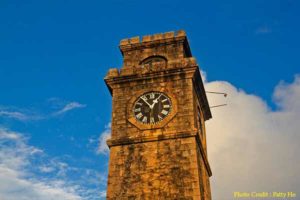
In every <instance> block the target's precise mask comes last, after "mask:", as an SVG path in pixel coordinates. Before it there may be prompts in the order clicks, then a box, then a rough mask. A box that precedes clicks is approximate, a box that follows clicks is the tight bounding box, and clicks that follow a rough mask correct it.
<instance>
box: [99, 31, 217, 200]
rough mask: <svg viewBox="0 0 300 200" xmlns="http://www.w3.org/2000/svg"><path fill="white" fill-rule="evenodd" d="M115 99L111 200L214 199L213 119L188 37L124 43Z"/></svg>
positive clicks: (109, 80) (112, 75)
mask: <svg viewBox="0 0 300 200" xmlns="http://www.w3.org/2000/svg"><path fill="white" fill-rule="evenodd" d="M120 49H121V52H122V55H123V66H122V68H121V69H120V70H118V69H110V70H109V72H108V73H107V75H106V77H105V82H106V84H107V86H108V88H109V91H110V92H111V95H112V128H111V129H112V133H111V139H109V140H108V141H107V144H108V146H109V147H110V162H109V175H108V186H107V199H116V200H118V199H150V200H156V199H171V200H173V199H193V200H194V199H197V200H198V199H200V200H210V199H211V192H210V184H209V177H210V176H211V175H212V173H211V169H210V166H209V163H208V159H207V149H206V133H205V124H204V122H205V121H206V120H208V119H210V118H211V112H210V109H209V105H208V101H207V98H206V94H205V90H204V87H203V82H202V79H201V76H200V72H199V68H198V65H197V62H196V60H195V58H194V57H192V53H191V50H190V47H189V43H188V40H187V37H186V34H185V32H184V31H178V32H176V33H174V32H167V33H163V34H155V35H147V36H144V37H143V39H142V40H141V41H140V39H139V37H133V38H130V39H123V40H122V41H121V43H120Z"/></svg>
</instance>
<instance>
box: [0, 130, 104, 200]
mask: <svg viewBox="0 0 300 200" xmlns="http://www.w3.org/2000/svg"><path fill="white" fill-rule="evenodd" d="M27 140H28V139H27V138H26V137H25V136H24V135H23V134H21V133H18V132H13V131H10V130H8V129H5V128H1V127H0V180H1V181H0V199H1V200H40V199H43V200H53V199H55V200H96V199H99V196H100V195H101V190H100V188H99V185H100V184H103V183H102V182H104V181H105V180H103V177H104V176H103V174H102V173H99V172H97V171H95V170H92V169H85V168H76V167H72V166H70V165H69V164H68V163H66V162H63V161H61V160H60V159H58V158H50V157H48V156H47V155H46V154H45V153H44V152H43V151H42V150H40V149H38V148H36V147H34V146H30V145H28V142H27ZM36 170H37V171H36ZM37 172H42V173H47V175H46V176H44V175H41V174H40V173H37ZM96 179H98V181H99V182H97V180H96ZM101 181H102V182H101Z"/></svg>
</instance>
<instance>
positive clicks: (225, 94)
mask: <svg viewBox="0 0 300 200" xmlns="http://www.w3.org/2000/svg"><path fill="white" fill-rule="evenodd" d="M205 92H206V93H212V94H223V95H224V97H227V93H224V92H211V91H205Z"/></svg>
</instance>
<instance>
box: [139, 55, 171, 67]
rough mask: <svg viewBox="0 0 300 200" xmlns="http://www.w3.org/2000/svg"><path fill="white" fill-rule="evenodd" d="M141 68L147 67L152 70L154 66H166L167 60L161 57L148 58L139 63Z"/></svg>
mask: <svg viewBox="0 0 300 200" xmlns="http://www.w3.org/2000/svg"><path fill="white" fill-rule="evenodd" d="M141 65H142V67H145V66H148V67H150V68H152V67H153V66H155V65H160V66H166V65H167V59H166V58H165V57H163V56H150V57H148V58H146V59H144V60H143V61H142V62H141Z"/></svg>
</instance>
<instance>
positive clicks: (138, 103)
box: [135, 102, 143, 106]
mask: <svg viewBox="0 0 300 200" xmlns="http://www.w3.org/2000/svg"><path fill="white" fill-rule="evenodd" d="M135 104H136V105H139V106H141V105H143V104H142V103H140V102H136V103H135Z"/></svg>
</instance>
